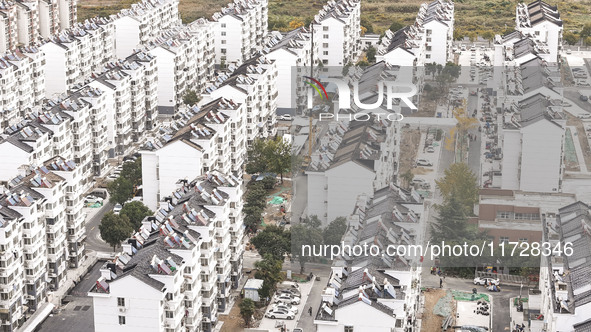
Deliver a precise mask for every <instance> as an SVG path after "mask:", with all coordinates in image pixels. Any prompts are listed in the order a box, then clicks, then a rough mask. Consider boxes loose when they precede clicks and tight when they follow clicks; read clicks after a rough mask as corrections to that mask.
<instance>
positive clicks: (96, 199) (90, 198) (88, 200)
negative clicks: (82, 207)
mask: <svg viewBox="0 0 591 332" xmlns="http://www.w3.org/2000/svg"><path fill="white" fill-rule="evenodd" d="M102 202H103V199H102V198H100V197H96V196H93V195H88V196H86V198H85V199H84V203H90V204H95V203H102Z"/></svg>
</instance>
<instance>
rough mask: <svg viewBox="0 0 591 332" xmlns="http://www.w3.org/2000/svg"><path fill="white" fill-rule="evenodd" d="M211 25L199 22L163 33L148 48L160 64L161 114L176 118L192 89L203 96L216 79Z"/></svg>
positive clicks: (159, 90)
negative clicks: (202, 92)
mask: <svg viewBox="0 0 591 332" xmlns="http://www.w3.org/2000/svg"><path fill="white" fill-rule="evenodd" d="M212 26H213V23H211V22H209V21H207V20H205V19H199V20H196V21H194V22H192V23H190V24H188V25H186V26H179V27H176V28H173V29H170V30H166V31H164V32H163V33H162V34H161V35H160V36H159V37H157V38H156V39H155V40H154V42H153V43H151V44H150V45H149V46H148V49H149V52H150V54H152V55H154V56H155V57H156V61H157V64H158V106H159V113H160V114H167V115H169V116H171V115H173V114H174V112H175V111H176V110H178V107H179V106H180V105H181V104H182V102H183V96H184V95H185V94H186V93H187V92H188V91H189V90H193V91H194V92H196V93H200V92H201V91H202V90H203V88H205V86H206V84H208V83H209V82H211V81H212V79H213V78H214V76H213V74H214V71H213V69H214V68H213V66H214V42H213V30H212Z"/></svg>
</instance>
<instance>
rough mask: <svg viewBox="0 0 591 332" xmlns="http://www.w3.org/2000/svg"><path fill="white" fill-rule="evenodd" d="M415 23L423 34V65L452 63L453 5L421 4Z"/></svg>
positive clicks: (444, 1) (443, 1)
mask: <svg viewBox="0 0 591 332" xmlns="http://www.w3.org/2000/svg"><path fill="white" fill-rule="evenodd" d="M416 23H417V24H418V25H419V26H420V27H421V28H422V29H424V33H425V63H433V62H435V63H437V64H440V65H445V64H446V63H447V62H448V61H453V52H452V47H453V33H454V4H453V2H451V1H447V0H436V1H433V2H431V3H428V4H422V5H421V8H420V9H419V13H418V14H417V20H416Z"/></svg>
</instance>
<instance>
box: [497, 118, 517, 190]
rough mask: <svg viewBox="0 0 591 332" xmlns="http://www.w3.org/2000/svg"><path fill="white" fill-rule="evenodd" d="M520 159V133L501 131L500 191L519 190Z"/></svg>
mask: <svg viewBox="0 0 591 332" xmlns="http://www.w3.org/2000/svg"><path fill="white" fill-rule="evenodd" d="M520 159H521V133H520V132H519V130H503V161H502V170H503V175H502V177H501V181H502V184H501V188H502V189H513V190H519V172H520V170H519V160H520Z"/></svg>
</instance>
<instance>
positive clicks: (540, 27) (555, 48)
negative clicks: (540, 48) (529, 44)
mask: <svg viewBox="0 0 591 332" xmlns="http://www.w3.org/2000/svg"><path fill="white" fill-rule="evenodd" d="M515 30H517V31H519V32H521V33H523V34H524V35H529V36H531V37H532V38H533V39H535V40H537V41H539V42H541V43H543V44H545V45H547V46H548V50H549V53H550V54H549V58H550V61H551V62H558V52H559V50H560V49H561V48H562V31H563V26H562V19H561V18H560V13H559V12H558V7H556V6H551V5H549V4H547V3H546V2H544V1H542V0H536V1H534V2H531V3H530V4H527V5H526V4H525V3H519V4H517V8H516V10H515Z"/></svg>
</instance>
